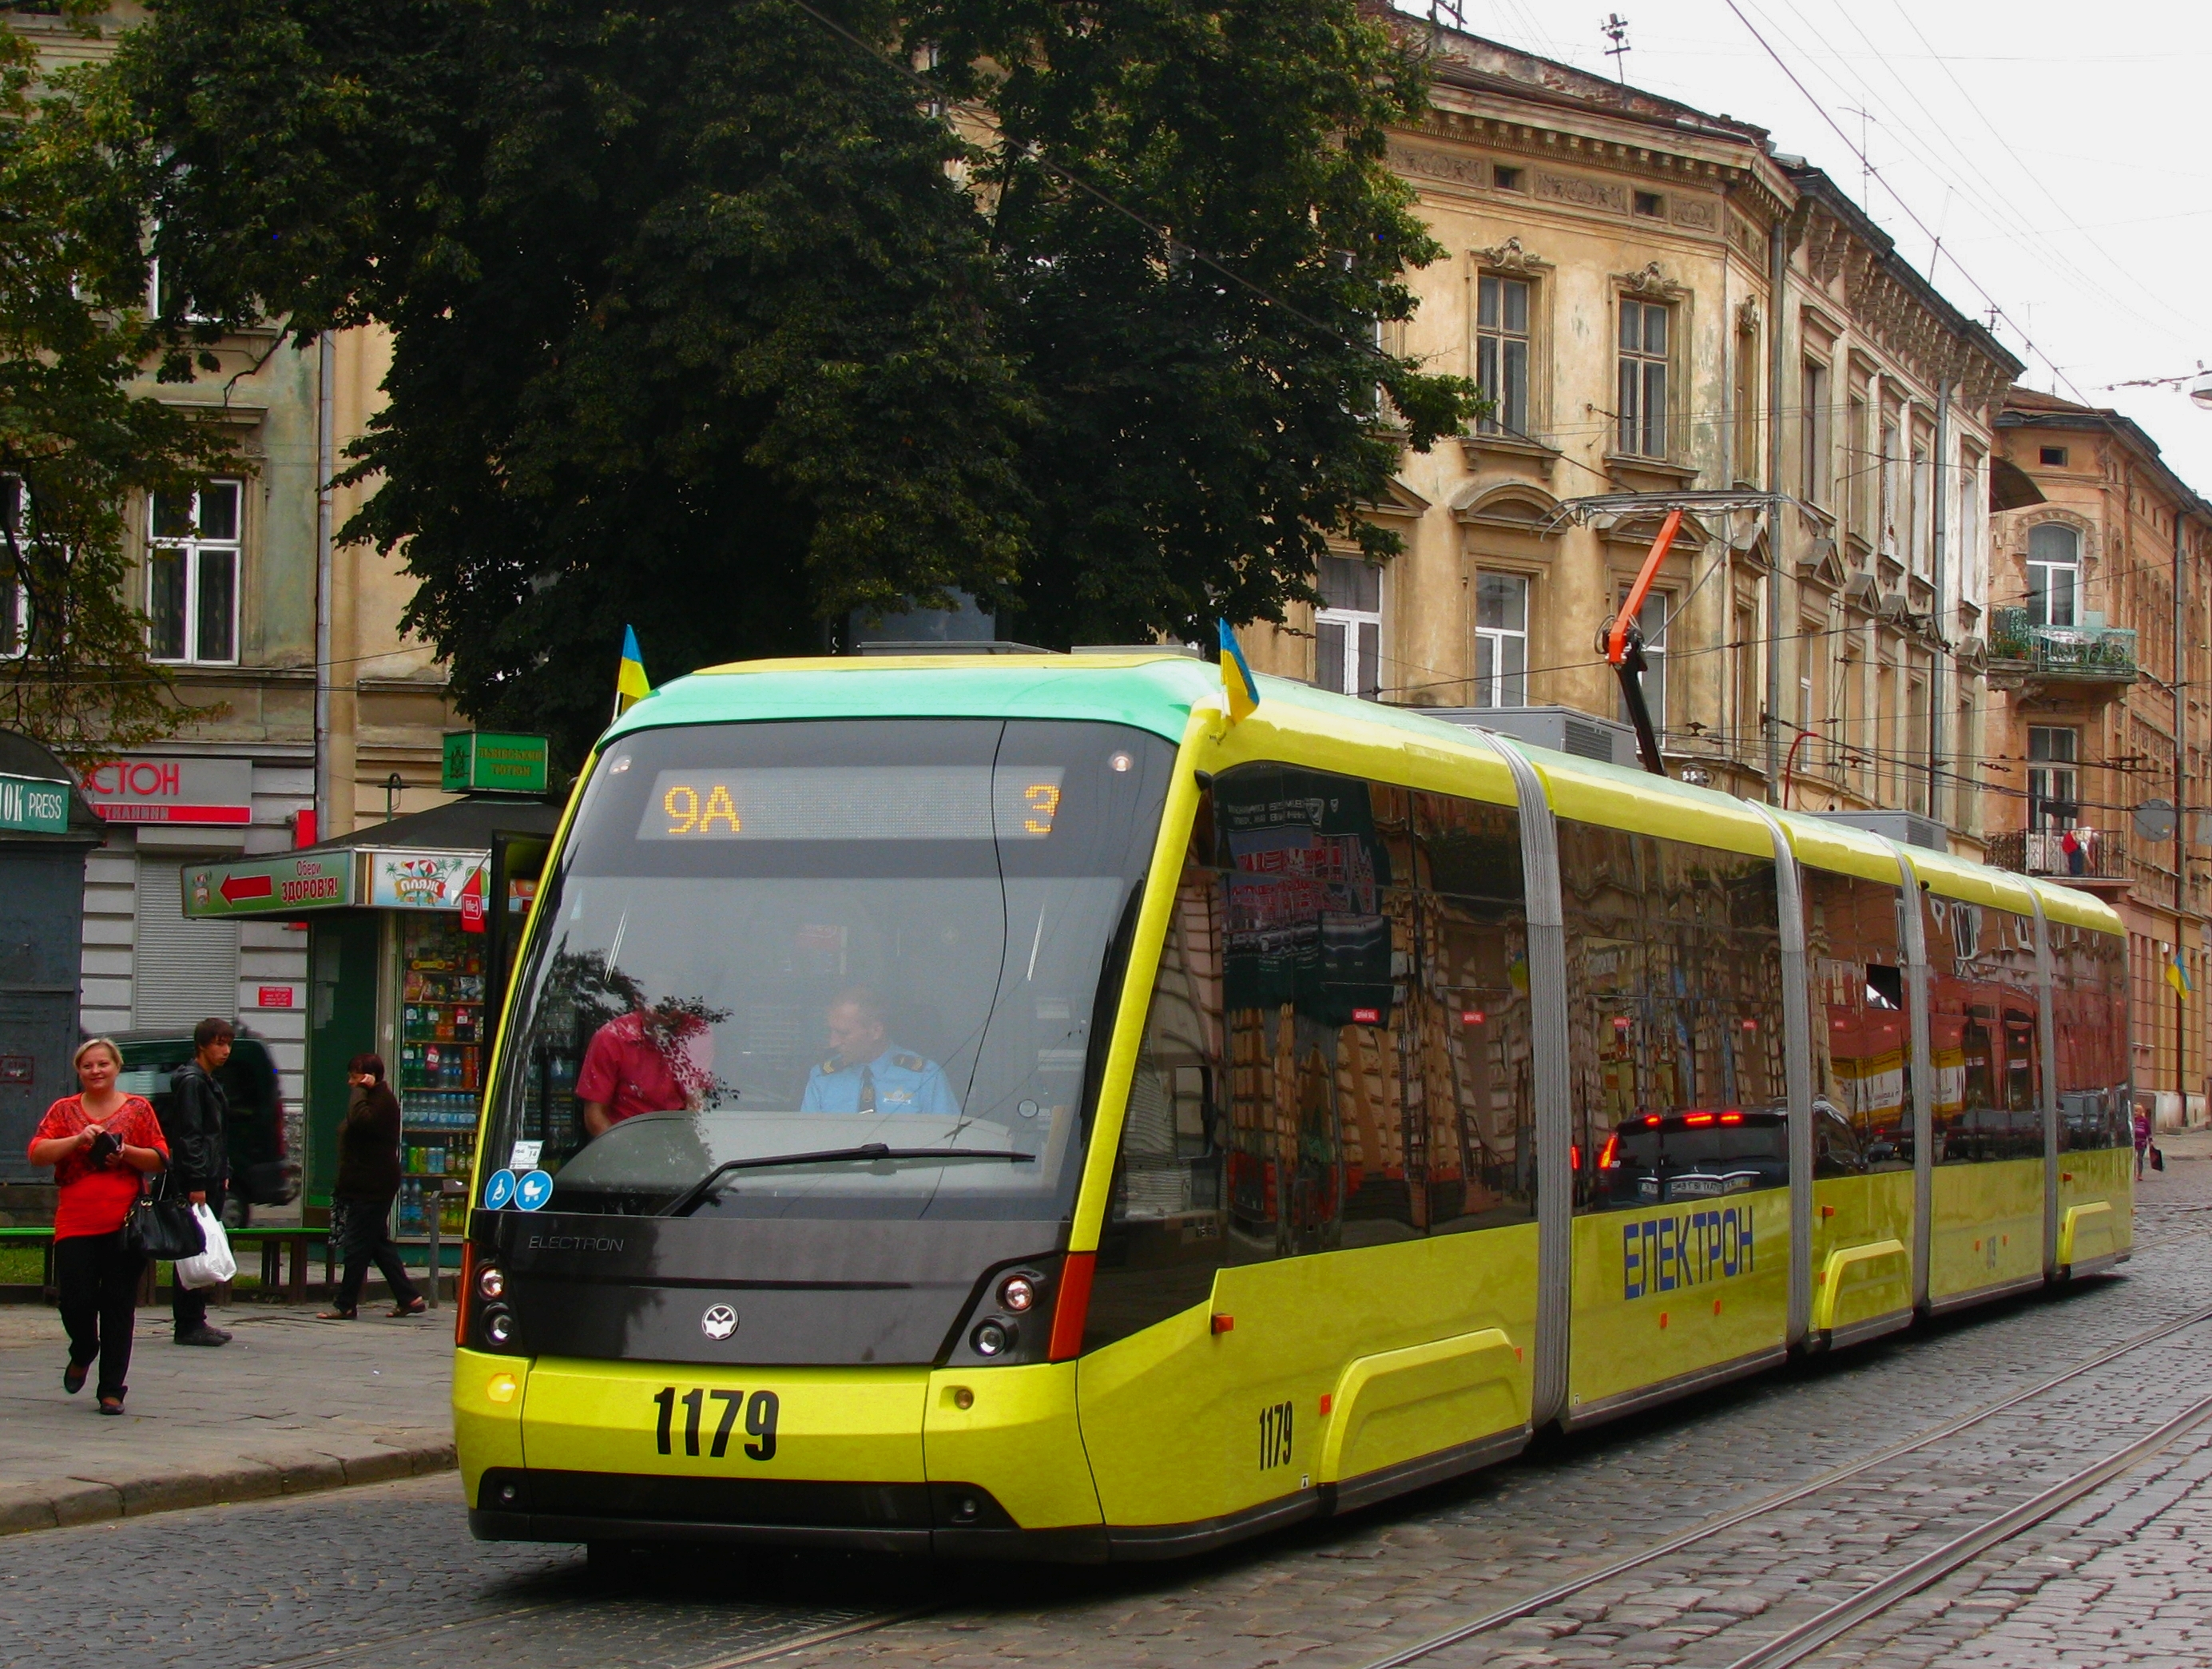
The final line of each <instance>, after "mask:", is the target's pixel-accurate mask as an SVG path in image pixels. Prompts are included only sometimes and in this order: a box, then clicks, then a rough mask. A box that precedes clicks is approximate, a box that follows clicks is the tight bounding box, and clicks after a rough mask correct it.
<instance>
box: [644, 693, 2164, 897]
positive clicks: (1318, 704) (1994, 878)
mask: <svg viewBox="0 0 2212 1669" xmlns="http://www.w3.org/2000/svg"><path fill="white" fill-rule="evenodd" d="M1259 684H1260V690H1261V705H1260V708H1259V710H1258V711H1257V712H1256V713H1255V716H1254V718H1253V719H1252V720H1249V721H1247V722H1248V724H1251V725H1252V726H1253V727H1254V728H1255V730H1258V729H1267V730H1273V731H1275V732H1277V733H1279V734H1297V735H1300V736H1301V737H1304V738H1310V739H1312V740H1316V741H1317V742H1320V743H1321V744H1322V748H1321V751H1322V752H1335V751H1338V750H1339V749H1342V750H1344V751H1345V752H1360V751H1363V750H1362V749H1361V748H1360V746H1359V744H1360V743H1361V742H1363V741H1371V742H1376V743H1380V742H1383V740H1384V738H1383V737H1382V736H1378V735H1375V734H1374V733H1375V732H1376V731H1378V730H1379V731H1383V732H1394V733H1396V734H1400V735H1404V736H1407V737H1417V738H1419V740H1421V741H1422V742H1423V743H1425V744H1426V746H1425V747H1424V748H1423V749H1422V750H1421V752H1424V753H1426V754H1428V757H1430V758H1436V757H1437V754H1436V753H1431V752H1429V750H1430V749H1435V750H1437V751H1438V752H1441V753H1443V754H1445V755H1449V756H1455V758H1456V760H1457V762H1459V763H1461V764H1464V765H1467V766H1472V767H1475V768H1476V770H1477V771H1478V772H1479V774H1480V775H1481V776H1482V777H1486V778H1488V779H1490V786H1491V788H1492V795H1493V797H1496V798H1498V799H1501V800H1510V789H1508V788H1507V787H1506V786H1505V783H1504V780H1503V771H1504V761H1503V760H1502V759H1501V758H1499V755H1498V750H1497V749H1496V748H1494V747H1493V746H1491V744H1490V743H1489V741H1488V740H1486V738H1485V737H1484V736H1483V734H1481V733H1480V732H1477V731H1472V730H1469V729H1468V728H1466V727H1464V726H1462V725H1457V724H1453V723H1450V722H1447V721H1445V720H1443V719H1435V718H1431V717H1429V716H1426V715H1425V714H1423V713H1421V712H1420V711H1419V710H1416V709H1412V708H1405V707H1386V706H1383V705H1381V704H1378V703H1376V702H1371V701H1361V700H1358V699H1356V698H1354V697H1349V696H1340V695H1335V694H1332V693H1331V692H1329V691H1325V690H1316V689H1315V688H1314V687H1313V686H1312V685H1307V684H1300V683H1297V682H1295V681H1292V680H1291V679H1279V678H1270V677H1267V676H1266V675H1265V674H1262V675H1261V678H1260V679H1259ZM1221 704H1222V691H1221V675H1220V672H1219V669H1218V667H1215V666H1213V665H1212V663H1211V662H1208V661H1199V660H1194V659H1193V658H1192V657H1191V656H1189V655H1180V654H1175V653H1172V652H1163V653H1160V654H1158V655H1152V654H1146V653H1145V652H1143V651H1140V650H1133V651H1129V652H1127V653H1116V654H1109V655H1050V654H1038V655H866V656H859V657H855V656H849V655H839V656H821V657H815V658H810V659H793V660H782V661H736V662H732V663H731V664H729V665H726V666H720V667H705V668H703V669H702V670H701V671H699V672H696V673H691V674H690V676H689V677H685V678H679V679H673V680H671V682H669V683H667V684H665V685H662V686H661V687H660V688H659V689H658V690H656V691H653V694H652V695H651V696H650V697H647V698H646V699H645V700H643V701H641V702H639V703H638V704H636V705H635V706H633V707H632V708H631V709H630V710H629V712H627V713H626V714H624V715H623V716H622V717H621V718H620V719H618V720H617V721H616V722H615V723H614V725H613V726H612V727H611V728H610V729H609V730H608V732H607V739H609V740H611V739H612V738H613V737H615V736H618V735H626V734H629V733H631V732H633V731H637V730H646V729H658V728H662V727H664V726H669V725H681V724H714V723H729V722H733V721H745V720H755V721H758V720H775V719H802V718H814V719H825V718H826V719H835V718H854V719H889V718H913V717H928V718H1001V717H1005V716H1008V715H1010V714H1016V713H1018V714H1020V715H1021V716H1024V717H1025V718H1036V719H1063V720H1090V721H1094V722H1104V723H1112V724H1127V725H1130V726H1133V727H1134V728H1138V729H1141V730H1149V731H1151V732H1152V733H1153V734H1156V735H1158V736H1162V737H1164V738H1165V739H1166V740H1169V741H1171V742H1180V741H1181V740H1182V737H1183V734H1184V732H1185V730H1186V729H1187V728H1188V724H1189V720H1190V715H1191V714H1192V712H1193V711H1194V710H1198V709H1200V708H1214V709H1218V708H1219V707H1220V706H1221ZM1347 744H1349V745H1350V746H1346V745H1347ZM1522 747H1523V751H1524V752H1526V753H1527V755H1528V759H1529V761H1530V763H1531V764H1534V766H1535V767H1536V770H1537V772H1538V774H1539V775H1541V777H1543V779H1544V784H1545V788H1546V789H1547V792H1548V794H1549V795H1550V796H1551V800H1552V805H1553V809H1554V810H1555V811H1556V812H1558V813H1559V815H1560V816H1562V817H1567V818H1571V819H1576V820H1577V821H1583V822H1592V823H1600V824H1606V825H1612V826H1614V827H1621V828H1633V829H1638V830H1643V831H1649V832H1650V833H1654V834H1660V835H1664V836H1666V837H1668V838H1670V839H1674V840H1683V841H1689V842H1692V843H1695V844H1699V845H1705V846H1712V847H1717V848H1718V849H1720V850H1724V851H1735V852H1742V853H1745V854H1747V855H1749V856H1766V855H1767V854H1769V853H1771V851H1772V850H1773V843H1772V840H1771V837H1770V836H1769V834H1768V832H1767V827H1766V824H1765V820H1764V819H1762V818H1761V817H1760V816H1759V814H1758V813H1756V812H1754V811H1753V809H1752V808H1751V807H1749V806H1747V805H1746V804H1745V803H1744V802H1743V801H1740V800H1737V799H1735V797H1733V796H1732V795H1725V794H1722V793H1720V792H1718V791H1717V790H1716V789H1703V788H1696V787H1692V785H1691V784H1689V783H1679V782H1676V781H1674V779H1673V778H1671V777H1654V776H1652V775H1650V773H1648V772H1645V771H1632V770H1629V769H1626V768H1625V767H1623V766H1620V765H1613V764H1606V763H1604V762H1602V761H1600V760H1595V759H1586V758H1582V757H1581V756H1579V755H1576V754H1568V753H1559V752H1553V751H1552V750H1550V749H1548V748H1542V747H1536V746H1529V745H1527V744H1522ZM1316 763H1317V764H1318V763H1322V762H1321V761H1318V760H1317V761H1316ZM1776 816H1777V817H1778V819H1780V821H1781V823H1782V825H1783V827H1784V831H1785V832H1786V833H1787V834H1788V836H1789V838H1790V844H1791V847H1792V848H1793V850H1795V851H1796V855H1797V857H1798V861H1799V862H1802V863H1806V864H1809V865H1811V866H1813V867H1814V868H1821V869H1828V870H1832V871H1835V872H1838V873H1839V874H1851V875H1859V876H1863V877H1864V878H1865V879H1868V880H1877V881H1884V882H1887V884H1888V885H1890V886H1895V885H1897V884H1898V881H1899V873H1898V868H1897V855H1898V853H1899V851H1900V850H1902V851H1904V852H1905V855H1906V856H1907V857H1908V859H1910V861H1911V862H1912V864H1913V867H1914V869H1915V871H1916V872H1917V874H1919V876H1920V877H1921V879H1922V880H1925V881H1926V882H1927V883H1928V885H1929V890H1930V891H1932V892H1936V893H1937V894H1939V895H1941V896H1943V897H1947V898H1964V899H1966V900H1968V901H1969V902H1972V903H1978V904H1984V905H1991V906H1994V907H1996V908H1997V909H2001V910H2010V911H2018V912H2021V913H2022V914H2027V913H2029V912H2030V911H2032V910H2033V905H2031V903H2030V902H2029V898H2030V891H2031V889H2033V893H2034V894H2035V895H2036V896H2038V897H2039V898H2042V900H2043V904H2044V909H2045V912H2046V913H2047V914H2048V915H2050V917H2051V918H2052V919H2053V920H2054V921H2061V922H2067V923H2072V924H2074V925H2075V926H2080V927H2087V928H2093V929H2099V930H2101V931H2103V932H2107V933H2118V932H2120V931H2121V930H2122V928H2121V923H2120V919H2119V917H2118V915H2116V914H2115V913H2114V912H2113V911H2112V909H2111V907H2110V906H2109V905H2106V904H2105V903H2104V902H2103V901H2102V900H2101V899H2099V898H2094V897H2092V896H2090V895H2089V894H2087V893H2084V892H2079V891H2077V890H2075V888H2072V887H2068V886H2054V885H2051V884H2049V883H2045V882H2038V881H2031V880H2028V879H2027V878H2026V877H2023V876H2017V875H2013V874H2008V873H2007V872H2004V871H2002V870H1996V869H1990V868H1986V867H1984V865H1981V864H1978V863H1972V862H1968V861H1966V860H1965V859H1963V858H1954V857H1952V856H1949V855H1948V853H1940V852H1935V851H1929V850H1923V849H1921V848H1919V847H1905V848H1900V847H1899V846H1898V845H1897V844H1895V843H1893V842H1892V841H1889V840H1887V839H1885V838H1882V837H1881V836H1880V835H1876V834H1872V833H1869V832H1868V831H1864V830H1860V829H1854V828H1850V827H1849V826H1847V825H1842V824H1838V823H1832V822H1829V821H1827V820H1826V819H1820V818H1814V817H1808V816H1805V815H1803V814H1802V813H1792V812H1778V813H1776Z"/></svg>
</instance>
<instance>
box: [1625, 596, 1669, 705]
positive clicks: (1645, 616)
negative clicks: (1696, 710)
mask: <svg viewBox="0 0 2212 1669" xmlns="http://www.w3.org/2000/svg"><path fill="white" fill-rule="evenodd" d="M1627 601H1628V588H1627V587H1626V586H1623V587H1622V588H1621V591H1620V598H1619V600H1617V601H1616V602H1615V603H1614V605H1613V606H1615V607H1616V608H1619V607H1621V606H1625V605H1626V603H1627ZM1671 601H1672V600H1671V599H1670V598H1668V595H1667V594H1666V593H1664V592H1663V591H1653V592H1648V593H1646V594H1645V595H1644V606H1643V607H1642V608H1641V609H1640V610H1638V612H1637V616H1636V624H1637V626H1638V629H1639V630H1641V631H1642V632H1643V634H1644V705H1645V706H1646V707H1648V708H1650V710H1651V730H1652V734H1654V735H1658V736H1664V735H1665V734H1667V622H1668V618H1669V615H1670V612H1671V611H1670V608H1669V604H1670V602H1671ZM1620 722H1622V723H1623V724H1626V723H1629V722H1631V721H1630V719H1629V716H1628V701H1627V698H1626V697H1622V699H1621V703H1620Z"/></svg>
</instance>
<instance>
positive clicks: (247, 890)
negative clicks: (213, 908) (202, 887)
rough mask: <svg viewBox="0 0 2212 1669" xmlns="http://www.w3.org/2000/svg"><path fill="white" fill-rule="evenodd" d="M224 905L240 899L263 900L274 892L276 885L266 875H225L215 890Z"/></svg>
mask: <svg viewBox="0 0 2212 1669" xmlns="http://www.w3.org/2000/svg"><path fill="white" fill-rule="evenodd" d="M216 890H217V891H219V892H221V893H222V899H223V902H224V903H225V904H236V903H237V902H238V901H239V900H240V899H241V898H268V897H269V896H270V894H272V893H273V892H275V891H276V883H275V882H274V881H273V880H270V878H269V877H268V876H267V875H225V876H224V877H223V878H222V886H221V887H219V888H217V889H216Z"/></svg>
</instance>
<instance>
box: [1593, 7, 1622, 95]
mask: <svg viewBox="0 0 2212 1669" xmlns="http://www.w3.org/2000/svg"><path fill="white" fill-rule="evenodd" d="M1597 27H1598V33H1599V34H1601V35H1603V36H1604V37H1605V38H1606V39H1607V40H1610V41H1611V42H1612V43H1613V45H1612V46H1608V47H1607V48H1606V49H1605V55H1606V56H1607V58H1611V59H1612V60H1613V73H1614V74H1616V75H1618V76H1620V84H1621V85H1622V86H1623V87H1626V86H1627V85H1628V64H1627V58H1628V53H1629V50H1630V48H1629V45H1628V20H1627V19H1626V18H1625V17H1623V16H1622V15H1620V13H1619V12H1608V13H1607V15H1606V20H1605V21H1604V22H1602V23H1601V24H1599V25H1598V26H1597Z"/></svg>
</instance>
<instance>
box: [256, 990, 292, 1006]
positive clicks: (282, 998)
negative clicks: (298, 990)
mask: <svg viewBox="0 0 2212 1669" xmlns="http://www.w3.org/2000/svg"><path fill="white" fill-rule="evenodd" d="M253 1006H254V1007H255V1008H290V1007H291V1006H292V988H291V987H290V986H289V985H263V986H260V987H258V988H257V989H256V990H255V991H254V993H253Z"/></svg>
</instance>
